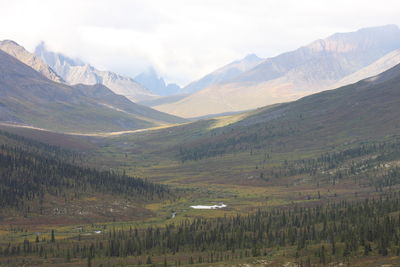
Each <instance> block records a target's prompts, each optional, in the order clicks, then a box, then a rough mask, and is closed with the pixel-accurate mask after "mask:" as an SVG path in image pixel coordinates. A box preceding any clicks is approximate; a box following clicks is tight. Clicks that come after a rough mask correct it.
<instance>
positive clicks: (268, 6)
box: [0, 0, 400, 84]
mask: <svg viewBox="0 0 400 267" xmlns="http://www.w3.org/2000/svg"><path fill="white" fill-rule="evenodd" d="M398 10H400V4H399V3H398V1H394V0H381V1H361V0H353V1H344V0H337V1H327V0H321V1H314V0H306V1H305V0H298V1H294V0H281V1H272V0H266V1H259V0H246V1H245V0H236V1H228V0H169V1H163V0H147V1H135V0H113V1H109V0H85V1H81V0H79V1H78V0H69V1H67V0H57V1H54V0H40V1H39V0H37V1H34V0H14V1H8V0H0V38H1V39H13V40H15V41H17V42H19V43H21V44H22V45H24V46H25V47H26V48H27V49H29V50H33V49H34V46H35V45H36V44H37V43H38V42H39V41H40V40H44V41H45V42H46V43H47V45H48V46H49V47H50V48H51V49H54V50H56V51H59V52H63V53H65V54H67V55H69V56H72V57H79V58H81V59H82V60H84V61H87V62H90V63H91V64H92V65H94V66H96V67H98V68H101V69H109V70H113V71H116V72H119V73H122V74H125V75H129V76H135V75H136V74H137V73H138V72H140V71H141V70H143V69H145V68H146V67H147V66H148V65H154V66H155V68H156V69H157V70H158V71H159V72H160V73H161V74H162V75H163V76H165V77H166V79H167V80H168V81H174V82H178V83H180V84H186V83H188V82H190V81H191V80H193V79H197V78H200V77H201V76H202V75H205V74H207V73H208V72H210V71H212V70H214V69H216V68H218V67H220V66H222V65H224V64H227V63H229V62H231V61H233V60H235V59H237V58H241V57H244V56H245V55H246V54H248V53H256V54H257V55H259V56H262V57H269V56H274V55H277V54H279V53H282V52H285V51H287V50H291V49H295V48H297V47H299V46H301V45H305V44H307V43H309V42H311V41H313V40H315V39H318V38H323V37H326V36H328V35H330V34H333V33H335V32H338V31H342V32H343V31H352V30H357V29H358V28H362V27H367V26H376V25H384V24H391V23H395V24H398V25H399V24H400V16H399V11H398Z"/></svg>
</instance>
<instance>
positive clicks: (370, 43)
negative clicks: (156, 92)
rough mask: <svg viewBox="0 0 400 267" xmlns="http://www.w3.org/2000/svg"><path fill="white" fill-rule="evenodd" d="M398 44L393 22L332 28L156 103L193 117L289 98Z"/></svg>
mask: <svg viewBox="0 0 400 267" xmlns="http://www.w3.org/2000/svg"><path fill="white" fill-rule="evenodd" d="M398 48H400V29H399V28H398V27H397V26H395V25H388V26H382V27H374V28H366V29H361V30H359V31H356V32H351V33H338V34H334V35H332V36H330V37H328V38H326V39H324V40H317V41H315V42H313V43H311V44H309V45H307V46H304V47H301V48H299V49H297V50H295V51H292V52H288V53H284V54H281V55H279V56H277V57H274V58H268V59H265V60H264V61H263V62H261V63H259V64H257V65H256V66H255V67H254V68H252V69H250V70H248V71H246V72H243V73H242V74H239V75H236V76H234V77H233V78H232V79H230V80H227V81H225V82H223V83H219V84H213V85H211V86H209V87H207V88H205V89H203V90H201V91H199V92H197V93H195V94H193V95H190V96H188V97H186V98H184V99H182V100H180V101H178V102H176V103H173V104H166V105H160V106H157V107H156V108H157V109H158V110H161V111H164V112H168V113H171V114H175V115H178V114H179V115H180V116H183V117H196V116H203V115H206V114H212V113H223V112H230V111H238V110H248V109H252V108H257V107H261V106H264V105H269V104H274V103H279V102H286V101H292V100H295V99H298V98H300V97H302V96H305V95H309V94H311V93H315V92H319V91H322V90H326V89H331V88H333V87H334V86H335V84H336V83H337V82H339V81H340V80H342V79H344V78H345V77H346V76H348V75H351V74H353V73H355V72H357V71H359V70H360V69H362V68H364V67H366V66H368V65H370V64H372V63H373V62H375V61H377V60H378V59H379V58H381V57H383V56H385V55H387V54H388V53H390V52H392V51H393V50H396V49H398ZM382 69H383V68H382ZM361 78H365V77H361Z"/></svg>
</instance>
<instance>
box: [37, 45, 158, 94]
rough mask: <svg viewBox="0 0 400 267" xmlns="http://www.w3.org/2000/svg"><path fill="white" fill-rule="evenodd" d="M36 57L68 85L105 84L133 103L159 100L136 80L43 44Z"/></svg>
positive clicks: (38, 48) (38, 47)
mask: <svg viewBox="0 0 400 267" xmlns="http://www.w3.org/2000/svg"><path fill="white" fill-rule="evenodd" d="M35 55H36V56H38V57H40V58H42V59H43V60H44V61H45V62H46V63H47V64H48V65H49V66H50V67H51V68H52V69H53V70H54V71H55V72H56V73H57V74H58V75H60V76H61V77H62V78H63V79H64V80H65V81H66V82H67V83H68V84H70V85H75V84H87V85H94V84H98V83H100V84H103V85H105V86H107V87H108V88H110V89H111V90H112V91H113V92H114V93H116V94H119V95H123V96H125V97H127V98H128V99H129V100H131V101H133V102H137V101H144V100H150V99H154V98H157V97H158V96H157V95H156V94H154V93H152V92H150V91H149V90H147V89H146V88H144V87H143V86H142V85H140V84H139V83H137V82H136V81H135V80H134V79H132V78H129V77H125V76H122V75H119V74H116V73H114V72H111V71H101V70H98V69H96V68H94V67H93V66H91V65H89V64H85V63H83V62H82V61H80V60H75V59H71V58H68V57H67V56H65V55H63V54H60V53H54V52H51V51H48V50H47V48H46V45H45V44H44V43H43V42H42V43H40V44H39V45H38V46H37V47H36V49H35Z"/></svg>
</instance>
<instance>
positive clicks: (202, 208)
mask: <svg viewBox="0 0 400 267" xmlns="http://www.w3.org/2000/svg"><path fill="white" fill-rule="evenodd" d="M190 207H191V208H192V209H198V210H216V209H222V208H225V207H227V205H225V204H224V203H221V204H219V205H211V206H209V205H197V206H190Z"/></svg>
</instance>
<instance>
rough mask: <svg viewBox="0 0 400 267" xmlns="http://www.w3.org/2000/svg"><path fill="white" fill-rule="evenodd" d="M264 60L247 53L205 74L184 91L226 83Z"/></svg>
mask: <svg viewBox="0 0 400 267" xmlns="http://www.w3.org/2000/svg"><path fill="white" fill-rule="evenodd" d="M262 61H263V59H261V58H259V57H257V56H256V55H254V54H250V55H247V56H246V57H245V58H243V59H241V60H237V61H234V62H232V63H230V64H228V65H226V66H224V67H222V68H219V69H217V70H215V71H213V72H212V73H210V74H208V75H206V76H204V77H203V78H201V79H200V80H197V81H194V82H192V83H190V84H189V85H187V86H185V88H183V90H182V91H183V92H184V93H195V92H197V91H200V90H202V89H204V88H206V87H209V86H211V85H214V84H219V83H224V82H226V81H229V80H231V79H233V78H234V77H236V76H238V75H240V74H242V73H243V72H245V71H247V70H250V69H252V68H253V67H255V66H256V65H258V64H260V63H261V62H262Z"/></svg>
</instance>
